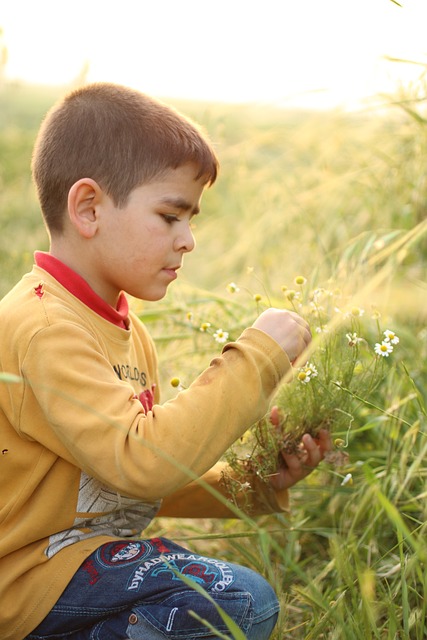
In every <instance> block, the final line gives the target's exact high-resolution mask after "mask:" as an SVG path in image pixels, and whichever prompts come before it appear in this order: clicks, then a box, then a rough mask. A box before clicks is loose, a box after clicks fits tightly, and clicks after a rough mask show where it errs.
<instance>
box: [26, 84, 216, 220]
mask: <svg viewBox="0 0 427 640" xmlns="http://www.w3.org/2000/svg"><path fill="white" fill-rule="evenodd" d="M187 162H194V163H195V164H196V166H197V167H198V173H197V175H195V180H198V179H199V178H204V179H205V180H206V184H209V185H211V184H213V182H215V179H216V176H217V171H218V160H217V158H216V155H215V152H214V151H213V149H212V146H211V144H210V142H209V141H208V139H207V137H206V136H205V135H204V133H203V132H202V131H201V129H200V128H199V127H198V126H197V125H196V124H194V123H193V122H192V121H191V120H190V119H189V118H186V117H185V116H183V115H182V114H180V113H179V112H178V111H176V110H174V109H172V108H171V107H169V106H167V105H165V104H162V103H161V102H159V101H157V100H154V99H153V98H150V97H148V96H146V95H144V94H143V93H140V92H139V91H136V90H134V89H130V88H128V87H123V86H121V85H116V84H110V83H95V84H90V85H86V86H84V87H82V88H80V89H77V90H75V91H73V92H71V93H70V94H68V95H67V96H66V97H65V98H64V99H63V100H61V102H60V103H59V104H58V105H56V106H54V107H53V108H52V109H51V110H50V111H49V112H48V114H47V116H46V118H45V120H44V122H43V123H42V126H41V127H40V131H39V134H38V137H37V140H36V144H35V147H34V152H33V159H32V171H33V177H34V181H35V183H36V187H37V193H38V197H39V201H40V206H41V209H42V213H43V216H44V219H45V222H46V225H47V227H48V229H49V230H50V231H51V232H52V231H53V232H60V231H62V229H63V216H64V212H65V210H66V206H67V198H68V192H69V190H70V188H71V187H72V185H73V184H74V183H75V182H76V181H77V180H79V179H81V178H92V179H93V180H96V182H98V184H99V185H100V186H101V188H102V189H104V190H105V191H106V192H107V193H108V195H109V196H110V197H111V198H112V199H113V201H114V204H115V206H117V207H122V206H124V205H125V204H126V200H127V197H128V196H129V194H130V192H131V191H132V190H133V189H134V188H136V187H138V186H141V185H142V184H145V183H147V182H150V181H151V180H153V179H154V178H156V177H159V176H160V175H161V174H162V173H164V172H166V171H167V170H168V169H176V168H178V167H180V166H182V165H184V164H186V163H187Z"/></svg>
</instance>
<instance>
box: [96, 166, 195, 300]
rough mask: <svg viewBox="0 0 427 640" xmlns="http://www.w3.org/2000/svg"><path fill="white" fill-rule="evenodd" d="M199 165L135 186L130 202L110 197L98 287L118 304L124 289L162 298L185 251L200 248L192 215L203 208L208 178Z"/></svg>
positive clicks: (100, 240)
mask: <svg viewBox="0 0 427 640" xmlns="http://www.w3.org/2000/svg"><path fill="white" fill-rule="evenodd" d="M196 172H197V170H196V167H195V166H194V165H192V164H187V165H184V166H182V167H179V168H178V169H171V170H170V171H168V173H166V174H165V175H163V176H162V177H159V178H158V179H155V180H154V181H153V182H151V183H149V184H146V185H142V186H141V187H137V188H136V189H134V190H133V191H132V192H131V194H130V196H129V199H128V202H127V204H126V206H125V207H124V208H122V209H118V208H117V207H115V205H114V204H113V202H112V201H111V198H109V197H108V196H105V202H104V206H103V209H102V215H101V219H100V222H101V224H100V226H99V228H98V232H97V278H96V279H97V282H96V283H93V284H94V285H96V286H95V287H94V288H95V290H96V291H97V293H98V294H99V295H101V297H103V298H104V300H106V301H107V302H108V303H109V304H111V305H113V306H115V305H116V302H117V298H118V295H119V293H120V292H121V291H122V290H123V291H125V292H127V293H129V294H130V295H132V296H134V297H136V298H140V299H143V300H160V299H161V298H163V296H164V295H165V294H166V290H167V288H168V286H169V284H170V283H171V282H172V281H173V280H175V279H176V278H177V271H178V269H179V268H180V267H181V266H182V263H183V258H184V254H185V253H188V252H189V251H192V250H193V249H194V246H195V241H194V237H193V234H192V231H191V219H192V217H193V216H194V215H195V214H197V213H198V212H199V208H200V201H201V197H202V193H203V189H204V180H203V179H201V180H197V181H196V180H195V179H194V178H195V176H196Z"/></svg>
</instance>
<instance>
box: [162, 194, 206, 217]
mask: <svg viewBox="0 0 427 640" xmlns="http://www.w3.org/2000/svg"><path fill="white" fill-rule="evenodd" d="M160 204H165V205H168V206H170V207H173V208H174V209H181V211H191V213H192V214H193V215H197V214H198V213H200V207H199V206H198V205H197V206H195V207H193V205H192V204H191V202H188V200H186V199H185V198H181V197H179V196H178V197H176V198H174V197H170V196H165V197H164V198H162V199H161V200H160Z"/></svg>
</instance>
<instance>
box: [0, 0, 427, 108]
mask: <svg viewBox="0 0 427 640" xmlns="http://www.w3.org/2000/svg"><path fill="white" fill-rule="evenodd" d="M400 4H401V5H402V7H399V6H397V5H396V4H394V3H393V2H392V1H391V0H262V1H260V0H214V1H213V2H207V1H206V0H120V1H117V0H114V1H112V0H71V1H69V2H61V1H60V0H27V1H25V0H3V1H2V9H1V11H0V28H2V30H3V36H2V37H3V41H4V44H5V45H6V46H7V49H8V62H7V66H6V78H7V79H10V80H12V79H22V80H27V81H31V82H37V83H49V84H61V85H63V84H68V83H70V82H72V80H73V79H74V78H76V77H77V76H78V75H79V72H80V71H81V69H82V68H83V66H84V65H85V64H86V63H87V64H88V65H89V73H88V80H107V81H113V82H120V83H122V84H128V85H130V86H134V87H137V88H139V89H141V90H143V91H145V92H147V93H150V94H152V95H156V96H159V97H165V98H167V97H169V98H190V99H202V100H215V101H229V102H247V101H251V102H252V101H256V102H259V103H272V102H274V103H280V104H282V105H283V106H292V105H302V106H313V107H320V108H322V107H329V106H342V107H352V106H354V105H355V103H356V102H357V101H358V100H359V99H360V98H362V97H365V96H370V95H374V94H376V93H378V92H393V90H394V89H395V88H396V87H397V85H398V83H399V82H404V83H405V84H407V83H408V82H410V81H411V80H415V79H416V78H419V76H420V75H421V72H422V71H423V69H424V71H426V68H427V67H426V64H427V37H426V26H427V0H400ZM384 56H391V57H395V58H404V59H409V60H412V61H415V62H418V63H421V65H420V64H418V65H415V64H411V65H408V64H400V63H391V62H386V61H385V60H384V59H383V58H384ZM422 64H423V65H424V67H423V66H422Z"/></svg>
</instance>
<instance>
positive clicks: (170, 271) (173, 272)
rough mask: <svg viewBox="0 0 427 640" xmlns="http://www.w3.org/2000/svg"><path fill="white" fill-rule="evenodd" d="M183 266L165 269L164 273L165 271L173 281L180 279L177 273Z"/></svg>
mask: <svg viewBox="0 0 427 640" xmlns="http://www.w3.org/2000/svg"><path fill="white" fill-rule="evenodd" d="M180 267H181V265H178V266H176V267H165V268H164V269H163V271H165V272H166V273H167V274H168V275H169V276H170V277H171V278H172V279H173V280H175V278H177V277H178V274H177V271H178V269H180Z"/></svg>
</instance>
